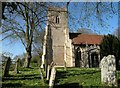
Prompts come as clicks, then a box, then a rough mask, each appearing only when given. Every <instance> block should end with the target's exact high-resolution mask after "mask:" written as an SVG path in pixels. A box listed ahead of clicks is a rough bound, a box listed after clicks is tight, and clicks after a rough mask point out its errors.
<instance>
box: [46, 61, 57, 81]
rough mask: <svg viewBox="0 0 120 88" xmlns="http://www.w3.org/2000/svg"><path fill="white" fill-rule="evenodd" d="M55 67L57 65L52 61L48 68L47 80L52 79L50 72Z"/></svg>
mask: <svg viewBox="0 0 120 88" xmlns="http://www.w3.org/2000/svg"><path fill="white" fill-rule="evenodd" d="M54 65H55V63H54V62H53V61H52V62H51V64H50V65H48V67H47V80H49V78H50V74H51V73H50V72H51V69H52V67H53V66H54Z"/></svg>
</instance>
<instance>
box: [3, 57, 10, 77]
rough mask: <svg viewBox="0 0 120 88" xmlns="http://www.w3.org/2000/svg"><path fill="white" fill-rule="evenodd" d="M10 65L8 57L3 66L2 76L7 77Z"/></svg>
mask: <svg viewBox="0 0 120 88" xmlns="http://www.w3.org/2000/svg"><path fill="white" fill-rule="evenodd" d="M10 65H11V59H10V57H9V58H8V59H7V61H6V63H5V67H4V77H7V76H8V75H9V69H10Z"/></svg>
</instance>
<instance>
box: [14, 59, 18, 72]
mask: <svg viewBox="0 0 120 88" xmlns="http://www.w3.org/2000/svg"><path fill="white" fill-rule="evenodd" d="M18 65H19V58H17V60H16V63H15V69H14V72H15V74H17V73H19V71H18Z"/></svg>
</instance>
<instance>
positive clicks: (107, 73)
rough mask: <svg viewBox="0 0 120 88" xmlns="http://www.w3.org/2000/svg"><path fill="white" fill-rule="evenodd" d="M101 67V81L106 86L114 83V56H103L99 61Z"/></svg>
mask: <svg viewBox="0 0 120 88" xmlns="http://www.w3.org/2000/svg"><path fill="white" fill-rule="evenodd" d="M100 67H101V82H102V83H103V84H107V85H108V86H115V85H116V63H115V56H114V55H108V56H107V57H103V59H102V60H101V63H100Z"/></svg>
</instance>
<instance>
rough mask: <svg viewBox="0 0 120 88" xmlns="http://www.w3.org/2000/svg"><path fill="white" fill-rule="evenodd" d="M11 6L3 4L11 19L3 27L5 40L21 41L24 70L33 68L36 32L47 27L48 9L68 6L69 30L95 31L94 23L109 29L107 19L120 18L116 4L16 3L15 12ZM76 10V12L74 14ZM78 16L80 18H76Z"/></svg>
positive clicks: (6, 15)
mask: <svg viewBox="0 0 120 88" xmlns="http://www.w3.org/2000/svg"><path fill="white" fill-rule="evenodd" d="M11 4H12V3H11ZM11 4H9V5H10V6H9V5H8V4H7V5H6V4H4V9H5V10H3V11H4V17H6V18H8V19H6V20H4V21H3V24H2V35H3V40H4V39H6V38H14V39H16V40H18V39H20V40H21V42H22V44H23V45H24V46H25V49H26V53H27V57H26V61H25V64H24V66H25V67H29V65H30V60H31V58H32V55H31V51H32V44H33V40H34V35H35V32H39V31H38V30H41V29H43V28H44V27H45V25H46V21H47V7H48V6H59V7H61V6H64V7H65V6H66V7H67V8H68V20H69V21H68V24H69V28H70V29H72V28H73V27H74V28H75V27H77V26H76V25H78V24H79V26H81V27H84V26H88V27H89V26H95V27H96V25H94V22H96V23H97V27H99V26H102V27H106V26H107V25H106V22H105V18H106V19H109V18H111V17H112V14H117V9H116V3H113V2H107V3H105V2H90V3H88V2H83V3H82V2H81V3H72V2H70V1H69V2H67V3H46V2H39V3H37V2H33V3H31V2H14V6H15V9H13V8H14V7H12V5H11ZM5 6H6V7H5ZM16 6H17V7H16ZM73 7H74V10H72V8H73ZM71 10H72V11H71ZM77 13H80V14H79V15H77ZM91 19H92V20H91ZM73 25H74V26H73ZM36 30H37V31H36Z"/></svg>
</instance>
